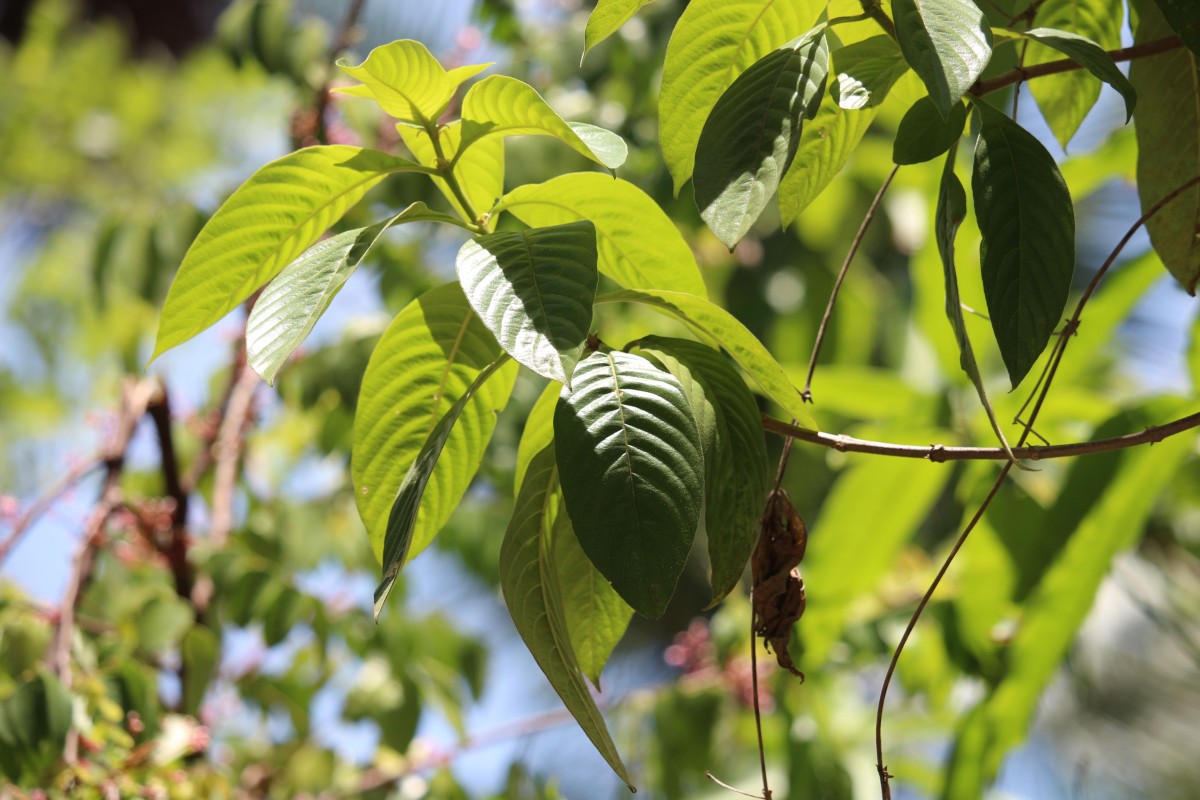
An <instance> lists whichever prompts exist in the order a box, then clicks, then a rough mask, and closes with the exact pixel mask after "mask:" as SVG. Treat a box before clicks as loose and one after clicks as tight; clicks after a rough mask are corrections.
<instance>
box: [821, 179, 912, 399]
mask: <svg viewBox="0 0 1200 800" xmlns="http://www.w3.org/2000/svg"><path fill="white" fill-rule="evenodd" d="M899 170H900V165H899V164H895V165H893V166H892V171H891V172H889V173H888V176H887V178H886V179H885V180H884V182H883V185H882V186H880V187H879V191H878V192H876V193H875V199H874V200H872V201H871V206H870V207H869V208H868V209H867V214H866V216H864V217H863V221H862V224H860V225H859V226H858V232H857V233H856V234H854V241H853V242H851V243H850V249H849V250H848V251H846V257H845V258H844V259H843V260H842V268H841V269H840V270H838V275H837V279H836V280H834V282H833V291H831V292H830V293H829V302H828V303H826V304H825V313H824V314H823V315H822V316H821V325H820V327H818V328H817V338H816V340H815V341H814V342H813V347H812V354H811V355H810V356H809V357H808V375H807V376H806V377H805V379H804V388H803V389H801V390H800V396H801V397H802V398H804V402H806V403H811V402H812V380H813V373H814V372H815V371H816V369H817V359H819V358H820V357H821V345H822V344H823V343H824V342H825V330H826V328H828V327H829V318H830V317H832V316H833V305H834V303H836V302H837V298H838V292H840V291H841V288H842V281H844V280H845V279H846V272H847V271H849V269H850V264H851V262H852V261H854V256H855V255H857V253H858V248H859V246H860V245H861V244H862V241H863V237H865V236H866V234H867V228H869V227H870V226H871V221H872V220H874V219H875V212H876V211H877V210H878V209H879V203H880V201H881V200H883V195H884V193H885V192H887V190H888V187H889V186H891V185H892V178H895V177H896V173H897V172H898V171H899Z"/></svg>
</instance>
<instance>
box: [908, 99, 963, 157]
mask: <svg viewBox="0 0 1200 800" xmlns="http://www.w3.org/2000/svg"><path fill="white" fill-rule="evenodd" d="M966 124H967V107H966V106H965V105H964V104H963V103H961V102H960V103H955V104H954V107H953V108H951V109H950V113H949V114H948V115H945V116H943V115H942V112H940V111H938V110H937V107H936V106H935V105H934V104H933V100H932V99H930V98H929V97H928V96H926V97H922V98H921V99H920V100H918V101H917V102H915V103H913V105H912V108H910V109H909V110H908V112H907V113H905V115H904V117H903V119H901V120H900V126H899V127H898V128H897V129H896V140H895V141H894V142H893V143H892V161H894V162H896V163H897V164H923V163H925V162H926V161H932V160H933V159H935V158H937V157H938V156H940V155H941V154H942V153H944V152H946V151H947V150H949V149H950V148H951V147H952V146H953V145H954V143H955V142H957V141H958V140H959V139H960V138H961V137H962V134H963V128H964V127H965V126H966Z"/></svg>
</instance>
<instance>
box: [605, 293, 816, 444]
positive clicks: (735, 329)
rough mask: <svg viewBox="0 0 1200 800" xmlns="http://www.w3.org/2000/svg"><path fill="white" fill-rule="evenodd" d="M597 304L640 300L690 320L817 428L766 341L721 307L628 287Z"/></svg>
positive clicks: (683, 296) (802, 420) (799, 421)
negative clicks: (761, 340)
mask: <svg viewBox="0 0 1200 800" xmlns="http://www.w3.org/2000/svg"><path fill="white" fill-rule="evenodd" d="M596 302H597V303H641V304H642V305H645V306H647V307H649V308H652V309H654V310H655V311H659V312H661V313H663V314H667V315H669V316H673V317H675V318H677V319H680V320H682V321H683V322H685V323H687V325H688V326H689V327H691V328H692V329H693V330H694V331H696V332H697V333H699V334H700V335H701V336H703V337H704V338H706V339H708V340H709V341H710V342H712V343H714V344H716V345H718V346H720V347H721V348H722V349H724V350H725V351H726V352H727V353H729V355H730V356H731V357H732V358H733V360H734V361H735V362H736V363H737V365H738V366H739V367H741V368H742V369H743V370H745V371H746V373H747V374H749V375H750V377H751V378H753V379H754V382H755V383H756V384H758V387H759V389H761V390H762V393H763V394H764V395H766V396H767V397H769V398H770V399H771V400H773V401H774V402H776V403H778V404H779V406H780V407H781V408H782V409H783V410H784V411H786V412H787V413H788V414H789V415H791V416H792V417H793V418H794V419H796V420H797V424H798V425H800V426H801V427H803V428H809V429H811V430H817V423H816V422H815V421H814V420H813V418H812V414H811V413H810V412H809V410H808V407H807V406H806V405H805V403H804V400H803V399H802V398H801V397H800V392H799V391H798V390H797V389H796V387H795V386H794V385H792V382H791V381H790V380H788V376H787V373H785V372H784V371H783V367H781V366H780V365H779V362H778V361H776V360H775V358H774V356H772V355H771V353H770V351H769V350H767V348H766V347H764V346H763V343H762V342H760V341H759V340H758V339H756V338H755V337H754V334H752V333H751V332H750V331H749V330H747V329H746V326H745V325H743V324H742V323H740V322H738V320H737V318H736V317H734V316H733V315H732V314H730V313H729V312H728V311H726V310H725V309H723V308H721V307H720V306H718V305H716V304H714V303H710V302H709V301H708V300H705V299H704V298H702V297H696V296H695V295H690V294H684V293H683V292H663V291H655V290H651V289H645V290H641V291H635V290H632V289H627V290H623V291H617V292H608V293H606V294H602V295H598V296H597V297H596Z"/></svg>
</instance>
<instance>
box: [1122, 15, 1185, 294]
mask: <svg viewBox="0 0 1200 800" xmlns="http://www.w3.org/2000/svg"><path fill="white" fill-rule="evenodd" d="M1170 35H1171V28H1170V26H1168V24H1167V21H1166V20H1165V19H1163V17H1162V15H1161V14H1159V13H1158V12H1157V11H1156V9H1155V8H1154V7H1153V6H1151V5H1150V4H1149V3H1145V4H1143V7H1142V12H1141V15H1140V19H1139V22H1138V30H1137V36H1136V37H1135V41H1137V42H1152V41H1155V40H1157V39H1161V38H1163V37H1165V36H1170ZM1129 78H1130V80H1131V81H1132V82H1133V85H1134V86H1135V87H1136V88H1137V92H1138V97H1139V98H1141V103H1140V104H1139V106H1138V112H1137V125H1136V126H1135V128H1136V131H1137V144H1138V161H1137V187H1138V196H1139V197H1140V198H1141V201H1142V211H1149V210H1150V209H1151V208H1152V207H1153V206H1154V205H1156V204H1157V203H1159V202H1160V201H1161V200H1162V199H1163V198H1164V197H1166V196H1167V194H1168V193H1170V192H1172V191H1174V190H1175V188H1176V187H1178V186H1179V185H1180V184H1182V183H1183V182H1184V181H1186V180H1187V179H1188V178H1194V177H1196V175H1197V174H1198V172H1200V108H1197V106H1196V98H1197V97H1200V57H1198V56H1197V55H1196V54H1195V53H1193V52H1192V51H1190V50H1182V49H1180V50H1172V51H1170V52H1169V53H1161V54H1159V55H1157V56H1154V57H1153V58H1139V59H1138V60H1136V61H1134V62H1133V63H1132V64H1131V65H1130V67H1129ZM1146 230H1147V231H1148V232H1149V234H1150V241H1151V243H1152V244H1153V245H1154V249H1155V250H1156V251H1158V254H1159V256H1161V257H1162V261H1163V264H1165V265H1166V267H1167V269H1168V270H1170V272H1171V274H1172V275H1174V276H1175V279H1176V280H1177V281H1179V282H1180V283H1181V284H1182V285H1183V287H1184V288H1185V289H1187V291H1188V293H1190V294H1193V295H1194V294H1195V293H1196V288H1197V284H1198V283H1200V238H1198V237H1197V233H1198V232H1200V186H1192V187H1191V188H1189V189H1188V190H1186V191H1185V192H1183V193H1182V194H1181V195H1179V196H1178V197H1176V198H1175V199H1174V200H1172V201H1171V202H1170V203H1168V204H1167V205H1165V206H1163V207H1162V208H1161V209H1160V210H1159V211H1158V212H1157V213H1156V214H1155V215H1154V216H1152V217H1151V218H1150V219H1149V220H1148V221H1147V222H1146Z"/></svg>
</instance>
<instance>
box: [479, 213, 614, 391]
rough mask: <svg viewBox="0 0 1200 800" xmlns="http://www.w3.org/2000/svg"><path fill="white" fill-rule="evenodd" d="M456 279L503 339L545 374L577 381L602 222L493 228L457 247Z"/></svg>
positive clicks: (503, 344)
mask: <svg viewBox="0 0 1200 800" xmlns="http://www.w3.org/2000/svg"><path fill="white" fill-rule="evenodd" d="M457 270H458V279H459V281H460V282H461V283H462V286H463V291H464V292H465V293H466V295H467V300H468V301H470V303H471V307H472V308H474V309H475V313H477V314H478V315H479V318H480V319H482V320H483V324H484V325H486V326H487V328H488V330H490V331H491V332H492V334H493V335H494V336H495V337H496V341H498V342H499V343H500V346H501V347H503V348H504V350H505V351H506V352H507V353H509V354H510V355H511V356H512V357H513V358H515V359H516V360H517V361H519V362H520V363H522V364H524V365H525V366H527V367H529V368H530V369H531V370H533V371H534V372H536V373H537V374H539V375H542V376H544V377H546V378H549V379H550V380H553V381H558V382H559V383H565V384H567V385H568V386H569V385H570V384H571V373H572V372H573V371H574V369H575V364H576V363H578V361H579V357H580V356H581V355H582V354H583V346H584V343H585V342H586V340H587V336H588V333H589V331H590V330H591V325H592V304H593V303H594V302H595V299H596V284H597V282H598V280H599V273H597V271H596V228H595V226H594V225H592V223H590V222H588V221H587V220H581V221H579V222H568V223H567V224H565V225H555V226H554V227H550V228H533V229H530V230H525V231H520V232H508V231H504V232H501V233H489V234H485V235H483V236H480V237H477V238H475V239H472V240H471V241H469V242H467V243H466V244H464V245H463V246H462V249H460V250H459V251H458V263H457Z"/></svg>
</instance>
